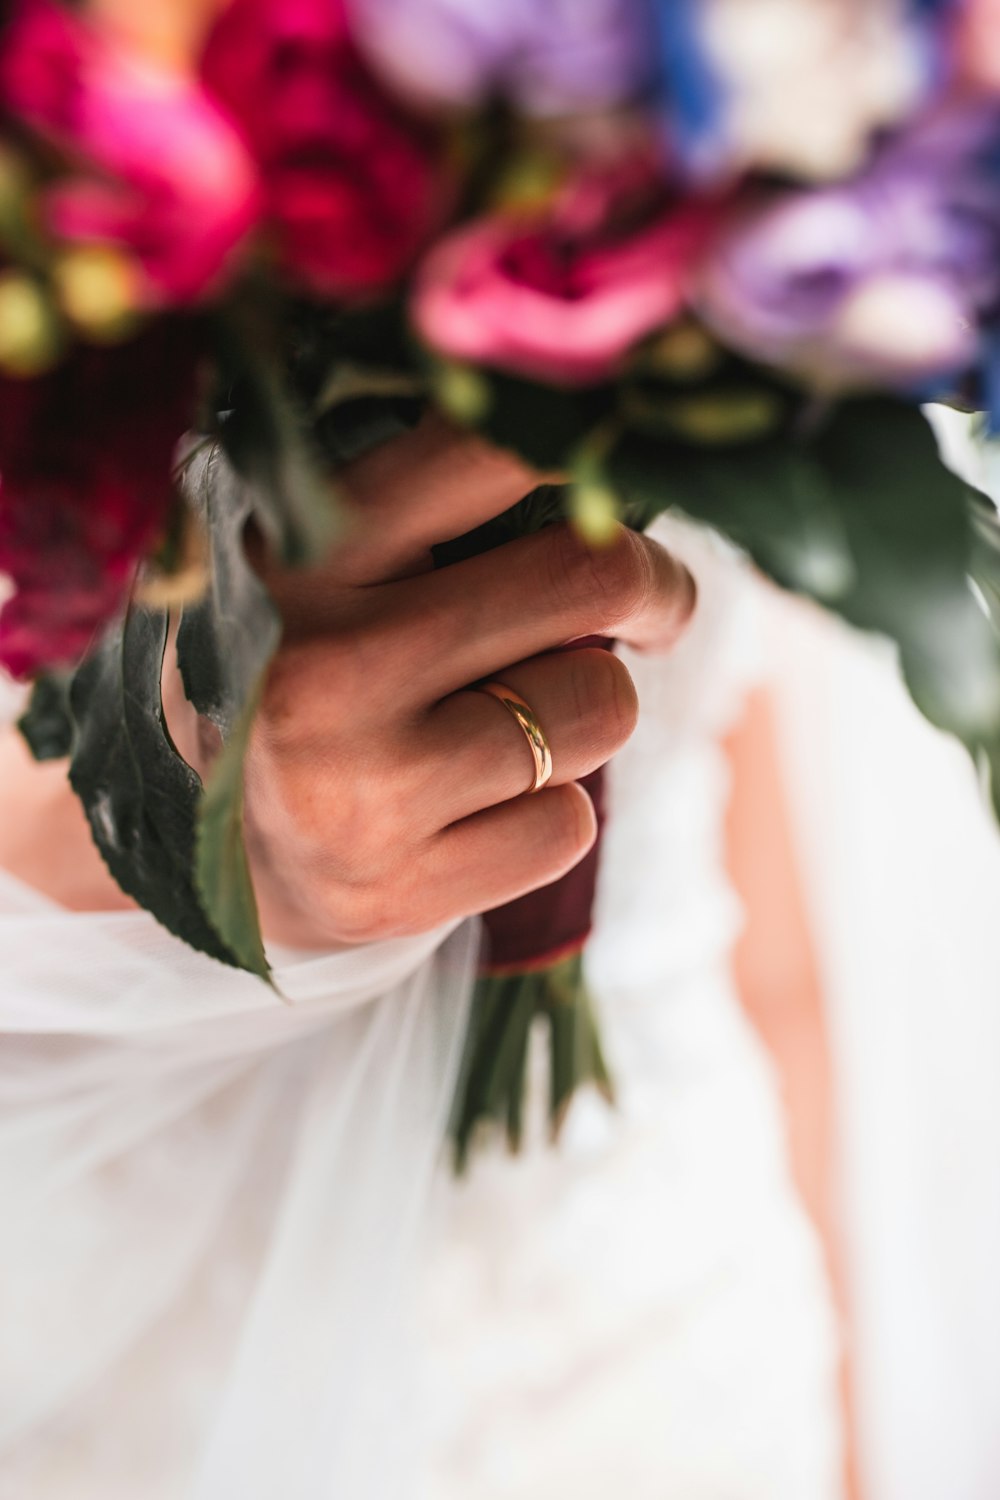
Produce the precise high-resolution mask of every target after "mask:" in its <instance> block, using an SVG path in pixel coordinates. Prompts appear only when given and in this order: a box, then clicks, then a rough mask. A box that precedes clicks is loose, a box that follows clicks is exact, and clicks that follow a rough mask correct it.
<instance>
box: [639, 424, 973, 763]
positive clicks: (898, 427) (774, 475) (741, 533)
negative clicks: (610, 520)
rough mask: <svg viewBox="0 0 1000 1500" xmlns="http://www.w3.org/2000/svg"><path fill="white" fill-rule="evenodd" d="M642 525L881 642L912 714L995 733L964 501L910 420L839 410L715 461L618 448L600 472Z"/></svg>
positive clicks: (665, 449)
mask: <svg viewBox="0 0 1000 1500" xmlns="http://www.w3.org/2000/svg"><path fill="white" fill-rule="evenodd" d="M609 474H610V477H611V479H612V481H613V482H614V483H615V484H616V486H617V487H618V488H619V489H620V491H621V492H622V494H623V496H624V498H625V500H626V504H627V508H628V509H629V510H630V511H631V513H632V514H633V515H635V516H638V517H639V518H640V519H641V520H642V521H648V520H649V519H650V518H651V517H652V515H654V514H655V513H656V512H657V511H659V510H663V509H665V508H666V507H667V506H669V505H673V506H676V507H678V508H679V509H682V510H684V511H686V512H687V513H688V514H689V515H691V516H693V517H695V518H696V519H698V520H702V521H707V522H708V523H709V524H710V525H712V526H715V527H717V528H718V529H719V530H721V531H723V532H725V533H727V534H728V535H729V536H730V537H732V539H733V540H734V541H735V542H737V543H738V544H739V545H740V546H741V547H743V548H745V549H746V550H747V551H748V552H749V553H750V554H751V556H752V557H753V558H754V559H755V560H756V561H757V563H758V564H759V565H760V566H761V568H763V569H764V571H765V572H767V573H769V574H770V575H771V577H773V578H774V579H776V580H777V581H778V582H779V583H781V584H783V585H785V586H786V587H789V588H793V589H796V590H798V591H800V592H802V593H805V594H809V595H811V596H812V597H813V598H816V599H818V600H819V601H820V602H822V603H824V604H827V605H829V606H830V607H831V608H832V609H834V610H836V611H837V613H839V614H840V615H842V616H843V618H844V619H846V620H848V621H849V622H850V623H851V624H853V625H857V626H860V627H861V628H862V629H865V630H873V631H878V632H881V633H884V634H886V635H888V636H891V637H892V638H893V639H894V640H895V641H896V642H897V643H898V646H899V650H900V657H901V661H902V666H903V670H904V673H905V675H906V678H907V682H908V684H909V687H910V690H911V692H912V693H913V696H914V698H915V700H916V701H917V703H918V705H919V706H920V708H921V709H922V710H923V712H924V713H925V714H926V715H927V717H928V718H929V719H931V720H932V721H933V722H934V723H936V724H938V725H940V726H942V727H944V728H947V729H950V730H952V731H953V732H954V733H956V734H958V735H959V736H960V737H961V738H962V739H963V740H965V742H966V743H967V744H969V745H970V746H971V747H973V748H975V747H976V746H978V745H980V744H981V743H982V742H983V741H984V740H988V739H992V737H993V736H994V735H995V734H996V733H997V732H998V728H1000V651H998V642H997V635H996V632H995V631H994V629H993V628H992V626H991V624H990V622H989V620H988V618H987V615H986V613H985V611H984V609H983V608H982V605H981V602H980V600H979V599H978V598H977V597H976V594H975V593H974V592H973V589H972V588H971V586H970V581H969V571H970V568H971V566H972V560H973V539H974V533H973V526H972V522H971V520H970V512H969V506H968V500H969V491H968V487H967V486H966V485H964V484H963V483H962V481H961V480H959V479H957V478H956V477H955V475H954V474H952V473H951V471H950V470H949V469H947V468H946V467H945V465H944V463H943V462H942V461H941V459H940V457H939V455H938V451H937V445H936V442H935V440H934V436H933V433H932V431H931V429H930V427H929V424H928V423H927V421H926V419H925V418H924V417H923V416H922V414H921V413H920V412H919V411H918V410H917V409H916V408H914V407H912V406H908V405H906V404H904V403H902V402H899V401H894V400H891V399H889V398H872V399H867V400H855V401H849V402H845V403H843V404H842V405H841V406H839V407H836V408H834V409H833V410H832V412H830V413H829V414H828V415H827V417H826V420H825V421H823V422H822V423H821V424H818V425H816V426H815V427H814V429H813V430H809V431H804V432H801V433H800V434H799V435H798V437H797V438H795V439H790V438H789V437H788V436H787V435H784V436H781V437H773V438H768V439H764V440H762V441H760V442H757V443H751V444H747V445H746V446H745V447H744V448H742V449H741V450H740V451H739V453H738V455H734V454H733V452H732V450H729V451H727V453H725V454H719V453H716V452H714V451H712V450H705V449H702V450H697V449H693V448H691V447H687V446H681V445H679V444H668V443H663V442H659V443H657V442H655V441H654V440H652V439H650V438H648V437H645V438H644V437H639V436H637V435H634V434H630V435H629V436H628V437H627V438H625V439H624V440H623V441H622V442H621V444H620V445H619V447H618V449H617V450H616V452H615V453H614V454H613V455H612V457H611V459H610V461H609Z"/></svg>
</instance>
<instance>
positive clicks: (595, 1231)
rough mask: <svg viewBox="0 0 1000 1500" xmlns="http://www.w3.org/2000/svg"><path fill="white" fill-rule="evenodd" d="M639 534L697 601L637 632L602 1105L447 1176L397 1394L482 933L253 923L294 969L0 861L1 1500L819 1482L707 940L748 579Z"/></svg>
mask: <svg viewBox="0 0 1000 1500" xmlns="http://www.w3.org/2000/svg"><path fill="white" fill-rule="evenodd" d="M660 535H661V536H662V538H663V540H664V541H666V542H667V544H668V545H671V546H673V547H674V548H675V550H677V551H679V552H681V553H682V555H683V556H684V557H685V558H686V560H687V561H688V562H689V564H690V565H691V566H692V568H693V570H694V572H695V574H696V577H697V579H698V584H699V605H698V611H697V615H696V619H695V623H694V626H693V628H692V630H691V632H690V633H689V635H688V637H687V638H686V640H685V642H684V643H683V645H682V646H681V647H680V648H679V650H678V651H677V652H676V653H674V654H673V655H672V656H670V657H669V658H667V659H663V658H656V657H652V656H635V657H633V658H631V659H630V662H629V665H630V667H631V669H632V670H633V672H634V673H635V675H636V678H637V682H638V685H639V691H640V698H641V700H642V702H643V716H642V720H641V723H640V728H639V730H638V732H637V734H636V736H635V738H634V740H633V741H632V742H631V743H630V745H629V746H628V747H627V750H626V752H625V753H624V754H623V755H622V756H621V758H620V760H619V761H618V763H617V764H616V765H615V767H614V768H613V772H612V820H611V824H610V828H609V833H608V841H607V845H606V849H605V862H604V867H603V870H602V878H601V892H600V901H599V909H598V920H597V929H596V932H595V935H594V941H593V944H592V948H591V953H590V973H591V979H592V982H593V985H594V988H595V991H596V993H597V997H598V1001H599V1003H600V1004H601V1006H602V1008H603V1010H604V1014H605V1024H606V1027H607V1035H608V1041H609V1047H610V1050H611V1054H612V1058H613V1062H614V1065H615V1067H616V1071H617V1072H618V1074H619V1078H620V1097H619V1109H618V1111H617V1112H615V1113H611V1112H609V1111H607V1110H606V1108H605V1107H604V1106H603V1105H602V1104H600V1103H599V1102H598V1101H597V1100H596V1099H591V1098H586V1099H583V1100H581V1101H580V1103H579V1105H578V1107H577V1108H575V1109H574V1111H573V1112H572V1113H571V1116H570V1120H569V1125H568V1130H567V1134H566V1137H565V1140H564V1143H563V1146H562V1149H561V1150H560V1151H558V1152H553V1151H551V1150H550V1149H549V1148H548V1146H547V1145H539V1146H538V1148H537V1149H535V1150H533V1151H532V1152H530V1153H529V1155H528V1156H527V1158H526V1159H524V1160H521V1161H515V1162H510V1161H508V1160H506V1159H504V1158H502V1157H500V1158H497V1157H493V1158H487V1159H483V1160H479V1161H477V1162H476V1163H475V1166H474V1168H473V1172H472V1176H471V1180H470V1181H469V1182H468V1183H465V1184H460V1185H458V1187H457V1188H456V1185H455V1183H454V1182H453V1180H452V1179H451V1177H450V1175H449V1174H448V1173H447V1171H441V1173H440V1176H439V1178H438V1191H439V1194H440V1199H439V1202H441V1203H443V1212H442V1216H441V1219H440V1220H439V1222H438V1224H437V1231H438V1233H437V1237H436V1238H435V1240H434V1242H433V1245H432V1249H431V1255H430V1258H429V1260H430V1263H429V1267H428V1279H427V1280H425V1281H424V1283H423V1285H422V1288H421V1289H420V1291H419V1293H418V1295H416V1297H415V1298H414V1301H413V1304H412V1305H413V1306H414V1307H415V1309H416V1310H418V1311H419V1315H420V1319H421V1326H422V1340H421V1342H422V1350H420V1351H415V1352H416V1353H417V1354H418V1356H419V1357H421V1358H422V1360H423V1362H422V1363H417V1364H416V1365H415V1367H414V1368H415V1369H416V1371H417V1372H418V1390H419V1393H420V1395H421V1396H422V1397H424V1398H426V1399H425V1401H424V1404H423V1406H422V1407H420V1409H415V1408H414V1406H413V1405H412V1403H411V1402H409V1401H408V1400H407V1398H406V1387H407V1385H408V1383H409V1366H408V1350H409V1349H410V1348H411V1345H410V1343H409V1335H408V1330H407V1326H406V1325H407V1315H406V1308H407V1307H409V1306H410V1305H411V1302H410V1296H409V1292H410V1287H409V1285H408V1281H409V1273H410V1272H411V1271H412V1270H414V1269H417V1268H420V1269H421V1271H422V1270H423V1267H422V1266H421V1258H420V1257H419V1256H418V1255H417V1254H416V1247H415V1242H416V1238H417V1231H418V1227H419V1225H420V1224H421V1223H422V1221H423V1213H422V1209H423V1206H424V1204H425V1196H426V1189H427V1185H428V1177H429V1174H430V1171H431V1169H432V1166H433V1164H434V1162H435V1160H436V1158H437V1154H438V1147H439V1145H440V1141H441V1137H442V1135H443V1131H444V1121H445V1115H446V1111H447V1109H448V1106H449V1103H450V1099H451V1094H452V1089H453V1085H454V1073H455V1066H456V1052H457V1046H458V1044H459V1042H460V1040H461V1034H462V1028H463V1024H464V1008H465V1004H466V1002H467V997H468V991H469V987H470V980H471V969H472V964H473V959H474V950H475V946H476V932H475V928H474V927H463V928H461V929H459V930H458V931H457V932H455V933H454V934H453V935H452V936H451V937H449V938H448V940H447V942H446V943H445V945H444V946H443V947H442V948H440V949H438V948H437V945H438V943H439V942H440V941H441V936H442V935H441V934H431V935H429V936H428V937H426V938H422V939H418V940H414V941H412V942H406V943H397V944H384V945H379V946H377V947H375V948H368V949H365V950H363V951H358V952H354V953H348V954H340V955H335V956H327V957H321V958H313V959H311V960H306V961H281V956H280V955H276V958H278V959H279V967H278V982H279V984H280V986H281V989H282V991H283V992H284V994H285V995H286V996H287V997H288V1003H282V1002H281V1001H280V1000H278V999H277V998H276V997H275V996H274V995H273V994H270V993H269V992H268V991H267V990H266V989H265V988H264V987H262V986H261V985H259V984H258V983H257V982H255V981H252V980H248V979H246V978H244V977H241V976H239V975H235V974H232V973H230V972H229V971H226V970H224V969H222V968H221V967H219V966H218V965H214V964H212V963H210V962H208V961H206V960H203V959H200V958H198V957H196V956H195V955H193V954H190V953H188V952H187V950H185V949H183V948H182V947H181V946H180V945H179V944H177V943H174V942H173V941H172V940H171V939H170V938H168V937H166V936H165V935H164V934H163V933H161V932H160V931H159V930H158V929H157V928H156V927H155V925H154V924H153V923H152V921H151V920H150V919H148V918H147V917H145V916H142V915H138V914H136V915H127V916H105V917H97V916H93V915H91V916H72V915H70V914H68V913H66V912H63V911H59V910H56V909H54V908H53V907H51V906H50V905H48V904H47V903H45V902H43V901H41V900H39V899H38V898H37V897H33V896H31V895H30V893H27V892H25V891H24V890H23V889H21V888H18V887H16V886H14V885H13V884H12V883H10V882H7V883H6V884H2V885H0V955H2V964H3V969H2V971H0V997H2V998H0V1030H2V1031H3V1032H4V1033H5V1035H4V1046H3V1050H2V1053H0V1199H2V1201H3V1204H4V1212H5V1223H9V1224H10V1225H11V1226H12V1227H11V1232H10V1233H9V1234H8V1235H5V1236H4V1238H3V1240H2V1241H0V1326H2V1327H3V1330H4V1337H3V1341H2V1345H0V1413H2V1424H3V1425H0V1474H2V1475H3V1479H0V1497H2V1500H23V1497H24V1496H26V1495H30V1496H31V1497H32V1500H90V1497H91V1495H96V1494H100V1496H101V1500H124V1497H126V1496H127V1497H128V1500H135V1496H136V1495H137V1494H141V1495H142V1497H143V1500H265V1497H266V1500H274V1497H276V1496H281V1497H282V1500H332V1497H337V1500H391V1497H393V1496H398V1497H400V1500H414V1497H415V1496H416V1495H417V1494H419V1493H426V1494H428V1495H429V1496H431V1497H433V1500H451V1496H453V1495H454V1496H456V1497H461V1500H499V1497H501V1496H502V1497H504V1500H507V1497H508V1496H516V1497H517V1500H527V1497H529V1496H532V1497H533V1496H535V1495H536V1494H537V1495H539V1496H542V1495H544V1496H548V1495H552V1494H560V1493H569V1492H572V1493H574V1494H575V1495H577V1496H579V1500H590V1496H592V1495H593V1496H595V1497H596V1500H606V1496H607V1495H608V1494H609V1493H610V1492H612V1491H613V1490H614V1488H615V1487H616V1484H617V1485H618V1487H620V1486H621V1483H622V1482H623V1480H622V1476H625V1480H624V1482H625V1484H626V1488H628V1489H629V1491H630V1493H632V1494H634V1495H635V1496H636V1497H637V1500H639V1497H642V1500H645V1497H646V1496H647V1495H648V1496H650V1497H651V1500H652V1497H656V1500H659V1497H660V1496H662V1495H663V1494H665V1493H670V1494H674V1493H676V1494H678V1495H683V1496H684V1500H701V1497H703V1496H704V1497H705V1500H708V1497H715V1496H717V1495H719V1494H722V1493H725V1494H726V1495H727V1497H729V1496H731V1497H733V1500H758V1497H766V1500H802V1497H803V1496H804V1495H808V1496H809V1500H827V1497H831V1500H832V1497H833V1496H835V1495H836V1494H837V1487H838V1469H837V1443H838V1432H837V1407H836V1399H835V1387H834V1375H835V1367H836V1341H835V1331H834V1327H833V1322H832V1314H831V1310H830V1306H829V1302H828V1299H827V1297H826V1293H825V1287H824V1282H823V1275H822V1266H821V1259H820V1256H819V1252H818V1249H817V1246H816V1244H815V1242H814V1239H813V1237H812V1235H811V1233H810V1230H809V1227H808V1225H807V1223H806V1221H805V1218H804V1215H803V1213H802V1211H801V1209H800V1207H799V1206H798V1204H797V1203H796V1201H795V1198H794V1194H793V1191H792V1188H791V1184H790V1182H789V1179H788V1172H787V1166H786V1164H785V1161H784V1156H783V1148H782V1141H781V1126H780V1116H779V1112H778V1107H777V1100H776V1097H775V1091H774V1084H773V1079H772V1078H771V1076H770V1073H769V1070H768V1068H767V1066H766V1063H765V1061H764V1059H763V1058H762V1056H761V1049H760V1047H759V1045H758V1044H757V1043H756V1041H755V1038H754V1037H753V1035H752V1033H751V1030H750V1028H749V1026H748V1024H747V1023H746V1021H745V1019H744V1018H743V1017H742V1015H741V1013H740V1008H739V1003H738V1000H737V997H736V995H735V992H734V990H733V986H732V982H731V979H730V976H729V974H728V971H727V967H726V959H727V953H728V949H729V946H730V944H731V941H732V938H733V935H734V933H735V931H736V928H737V925H738V922H739V910H738V904H737V903H736V901H735V899H734V897H733V894H732V892H731V891H730V889H729V887H728V885H727V883H726V880H725V876H724V869H723V847H722V813H723V809H724V806H725V799H726V791H727V771H726V765H725V759H724V757H723V756H722V754H721V752H720V750H719V748H718V745H717V743H716V742H717V739H718V736H719V734H720V733H721V732H723V731H724V729H725V728H726V726H727V725H728V723H729V722H730V721H731V719H732V717H733V715H734V714H735V713H737V712H738V709H739V703H740V699H741V693H742V689H743V687H744V686H745V684H746V683H747V681H748V680H749V679H750V678H751V677H752V676H753V673H754V671H755V668H756V666H757V664H758V652H757V649H756V645H755V639H756V632H755V628H754V619H755V609H754V606H753V600H752V589H751V586H750V585H749V583H748V581H747V577H746V575H745V573H743V572H741V570H740V568H739V567H738V566H737V565H735V564H734V559H733V555H732V553H731V551H730V550H729V549H727V548H726V547H724V546H722V545H721V544H717V543H716V542H715V541H714V540H713V539H712V538H706V537H704V536H703V535H700V534H698V533H696V532H693V531H692V530H691V528H689V527H685V526H682V525H672V524H670V523H667V522H664V523H662V524H661V527H660ZM539 1061H543V1060H541V1059H539ZM411 1394H412V1386H411ZM411 1444H413V1447H412V1448H411ZM4 1484H7V1486H8V1491H4V1489H3V1485H4ZM567 1486H568V1488H567Z"/></svg>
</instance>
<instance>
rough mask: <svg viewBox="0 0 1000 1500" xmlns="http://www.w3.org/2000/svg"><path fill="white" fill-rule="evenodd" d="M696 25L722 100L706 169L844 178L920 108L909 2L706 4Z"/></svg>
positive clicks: (918, 56) (740, 0)
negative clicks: (879, 133)
mask: <svg viewBox="0 0 1000 1500" xmlns="http://www.w3.org/2000/svg"><path fill="white" fill-rule="evenodd" d="M699 24H700V29H701V42H702V45H703V46H704V48H705V51H706V54H707V60H708V63H709V66H710V68H711V69H712V70H713V72H714V73H715V75H716V77H717V79H718V81H719V83H720V85H721V90H722V95H723V101H722V110H723V119H722V125H721V131H720V132H719V135H718V137H717V139H716V140H715V141H714V142H713V143H712V146H711V147H710V148H709V156H710V157H711V156H715V157H716V160H714V161H713V160H711V159H709V160H706V161H704V162H702V163H701V165H702V166H703V167H706V168H708V169H712V168H713V167H715V166H718V165H721V164H722V163H723V162H724V163H725V165H726V166H736V167H737V168H741V167H744V166H750V165H753V166H758V167H763V168H767V169H773V170H777V171H784V172H791V173H794V174H796V175H802V176H806V177H810V178H835V177H841V176H845V175H847V174H848V173H850V172H852V171H854V170H855V169H856V168H857V167H858V166H859V165H860V163H861V162H862V161H863V160H864V158H865V155H866V153H867V147H868V143H869V140H870V138H871V135H872V133H873V132H874V131H875V130H877V129H879V128H880V127H882V126H885V125H889V124H891V123H893V122H894V121H896V120H899V119H900V118H902V117H904V116H905V115H906V114H907V113H909V112H910V110H912V109H913V108H914V107H915V105H916V104H917V102H918V101H919V97H920V94H921V90H922V86H923V79H924V60H923V55H922V51H921V47H920V35H919V32H917V31H916V30H915V29H914V27H913V25H912V23H911V22H910V21H909V20H908V18H907V15H906V12H905V6H904V3H903V0H703V5H702V6H701V7H700V10H699Z"/></svg>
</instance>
